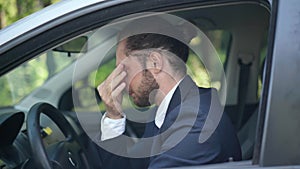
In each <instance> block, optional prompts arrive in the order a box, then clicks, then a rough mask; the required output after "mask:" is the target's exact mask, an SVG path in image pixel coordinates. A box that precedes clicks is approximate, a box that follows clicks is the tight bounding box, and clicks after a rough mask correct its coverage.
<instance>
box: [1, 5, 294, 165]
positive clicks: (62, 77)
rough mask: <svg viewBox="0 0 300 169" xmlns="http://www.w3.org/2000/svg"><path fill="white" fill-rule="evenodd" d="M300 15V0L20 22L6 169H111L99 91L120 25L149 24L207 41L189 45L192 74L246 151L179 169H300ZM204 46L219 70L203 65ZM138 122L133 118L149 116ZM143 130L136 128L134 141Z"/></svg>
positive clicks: (77, 12)
mask: <svg viewBox="0 0 300 169" xmlns="http://www.w3.org/2000/svg"><path fill="white" fill-rule="evenodd" d="M299 13H300V1H299V0H288V1H287V0H247V1H242V0H215V1H211V0H176V1H174V0H140V1H127V0H116V1H101V0H85V1H71V0H66V1H61V2H59V3H57V4H54V5H51V6H49V7H47V8H45V9H43V10H41V11H38V12H36V13H34V14H32V15H30V16H28V17H26V18H24V19H21V20H20V21H18V22H16V23H14V24H12V25H10V26H8V27H6V28H4V29H2V30H0V96H1V100H0V165H1V168H14V169H17V168H22V169H29V168H30V169H32V168H45V169H50V168H101V163H105V162H109V159H108V160H107V161H103V159H101V154H99V153H98V151H97V145H96V144H95V143H94V140H93V137H94V136H96V135H97V134H98V133H99V126H100V118H101V115H102V114H101V112H103V111H105V106H104V104H103V103H102V102H101V98H100V97H99V95H98V93H97V90H96V87H97V86H98V85H99V84H100V83H101V82H102V81H103V80H104V79H105V78H106V77H107V76H108V75H109V74H110V72H111V71H112V70H113V69H114V67H115V62H116V60H115V45H116V43H117V40H116V39H117V38H116V37H117V36H118V32H119V31H120V29H121V28H122V24H120V25H118V22H122V21H124V20H126V19H128V17H129V18H130V17H133V16H134V17H136V16H140V15H142V14H143V15H144V14H163V15H166V16H169V17H176V18H179V19H181V20H184V21H188V22H189V23H192V24H193V25H194V26H195V27H196V28H197V29H199V30H201V32H202V33H203V35H205V36H203V38H204V39H203V38H198V39H197V38H193V39H192V41H191V42H190V44H191V43H193V44H192V45H194V47H195V50H196V51H194V52H193V51H191V54H190V55H189V58H188V62H187V66H188V68H189V74H190V75H191V76H192V78H193V79H194V81H195V82H196V83H197V85H199V86H201V87H214V88H216V89H217V90H218V93H219V96H220V99H221V103H222V104H223V106H224V110H225V113H227V114H228V115H229V117H230V119H231V122H232V123H233V125H234V126H235V129H236V132H237V135H238V138H239V142H240V145H241V149H242V161H234V160H229V161H228V162H225V163H218V164H206V165H202V166H181V167H179V168H232V169H234V168H239V169H242V168H270V169H271V168H300V137H299V136H298V135H297V133H298V132H299V130H300V125H299V124H300V121H299V119H300V115H299V110H300V104H299V100H300V90H298V89H297V88H296V87H297V86H299V85H300V80H299V78H297V77H298V71H299V65H298V63H299V62H300V57H299V53H300V31H299V29H300V20H299ZM114 24H116V25H117V26H115V25H114ZM205 39H207V40H208V41H209V43H208V44H209V46H211V47H212V49H213V53H214V54H215V55H216V56H218V60H219V62H218V63H220V65H221V69H220V67H217V65H215V64H209V63H210V60H208V61H205V60H202V59H203V58H202V59H201V57H200V58H199V57H197V54H198V53H197V49H200V51H201V50H202V51H203V50H204V48H201V45H200V44H201V43H203V41H204V40H205ZM206 47H207V46H206ZM200 55H201V54H200ZM210 72H216V73H215V74H214V75H215V76H210V75H211V74H210ZM125 102H126V104H127V108H126V109H128V110H129V111H132V109H131V108H130V106H128V105H130V99H125ZM125 107H126V105H125ZM148 110H149V111H148ZM138 112H139V113H141V112H142V115H138V114H134V113H133V114H128V117H129V118H131V117H133V116H135V117H138V118H139V120H141V121H143V120H145V119H144V115H145V114H146V113H151V109H147V110H139V111H138ZM143 112H145V114H143ZM144 127H145V126H144V124H143V123H133V122H132V123H128V125H127V128H128V130H129V131H130V133H131V134H132V136H133V141H134V140H138V139H141V137H142V134H143V131H144Z"/></svg>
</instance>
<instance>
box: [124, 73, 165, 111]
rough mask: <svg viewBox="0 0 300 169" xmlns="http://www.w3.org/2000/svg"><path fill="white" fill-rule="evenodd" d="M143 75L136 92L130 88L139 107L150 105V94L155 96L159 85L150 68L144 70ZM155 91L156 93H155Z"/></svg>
mask: <svg viewBox="0 0 300 169" xmlns="http://www.w3.org/2000/svg"><path fill="white" fill-rule="evenodd" d="M142 73H143V76H142V80H141V83H140V85H139V86H138V89H137V91H136V92H134V91H132V89H129V93H131V94H133V95H134V97H133V102H134V104H135V105H137V106H139V107H147V106H150V105H151V103H150V94H151V95H152V96H155V95H156V93H155V92H157V89H159V85H158V83H157V81H156V80H155V78H154V76H153V75H152V73H151V72H149V71H148V70H146V69H145V70H143V72H142ZM153 92H154V93H153Z"/></svg>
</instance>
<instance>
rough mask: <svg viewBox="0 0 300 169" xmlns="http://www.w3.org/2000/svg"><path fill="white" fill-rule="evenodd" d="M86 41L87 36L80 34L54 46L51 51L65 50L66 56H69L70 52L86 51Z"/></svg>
mask: <svg viewBox="0 0 300 169" xmlns="http://www.w3.org/2000/svg"><path fill="white" fill-rule="evenodd" d="M87 41H88V37H87V36H81V37H78V38H76V39H73V40H71V41H69V42H67V43H65V44H62V45H60V46H58V47H56V48H54V49H53V51H57V52H65V53H68V56H71V54H72V53H86V52H87Z"/></svg>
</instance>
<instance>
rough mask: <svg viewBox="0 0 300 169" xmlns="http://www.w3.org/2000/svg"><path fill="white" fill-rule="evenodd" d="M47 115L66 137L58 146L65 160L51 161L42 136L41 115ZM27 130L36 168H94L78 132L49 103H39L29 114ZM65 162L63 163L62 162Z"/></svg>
mask: <svg viewBox="0 0 300 169" xmlns="http://www.w3.org/2000/svg"><path fill="white" fill-rule="evenodd" d="M42 113H43V114H45V115H47V116H48V117H49V118H50V119H51V120H52V121H53V122H54V123H55V124H56V125H57V126H58V127H59V129H60V130H61V131H62V133H63V134H64V136H65V137H66V139H65V140H64V141H63V144H61V145H60V146H58V147H57V148H58V149H63V150H59V151H60V152H58V153H56V154H60V156H62V154H64V153H65V154H64V155H65V156H66V158H65V159H64V161H63V162H61V163H58V162H57V161H51V160H50V158H49V157H48V155H47V153H46V150H45V146H44V144H43V141H42V137H41V132H40V130H41V126H40V116H41V114H42ZM27 132H28V137H29V143H30V147H31V150H32V156H33V162H34V163H35V166H36V168H43V169H52V168H77V169H78V168H92V167H91V166H90V165H89V163H88V160H87V158H86V157H87V150H86V148H85V146H84V145H83V143H82V141H81V140H80V138H79V136H78V134H77V133H76V132H75V130H74V129H73V127H72V126H71V125H70V123H69V122H68V121H67V119H66V118H65V117H64V116H63V114H62V113H61V112H60V111H59V110H58V109H56V108H55V107H53V106H52V105H50V104H48V103H37V104H35V105H34V106H33V107H32V108H31V109H30V111H29V113H28V115H27ZM62 163H63V164H62Z"/></svg>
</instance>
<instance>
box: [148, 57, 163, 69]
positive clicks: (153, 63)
mask: <svg viewBox="0 0 300 169" xmlns="http://www.w3.org/2000/svg"><path fill="white" fill-rule="evenodd" d="M148 68H149V69H150V70H151V71H152V72H153V73H155V74H157V73H159V72H161V71H162V69H163V58H162V55H161V54H160V53H158V52H151V54H150V56H149V59H148Z"/></svg>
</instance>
